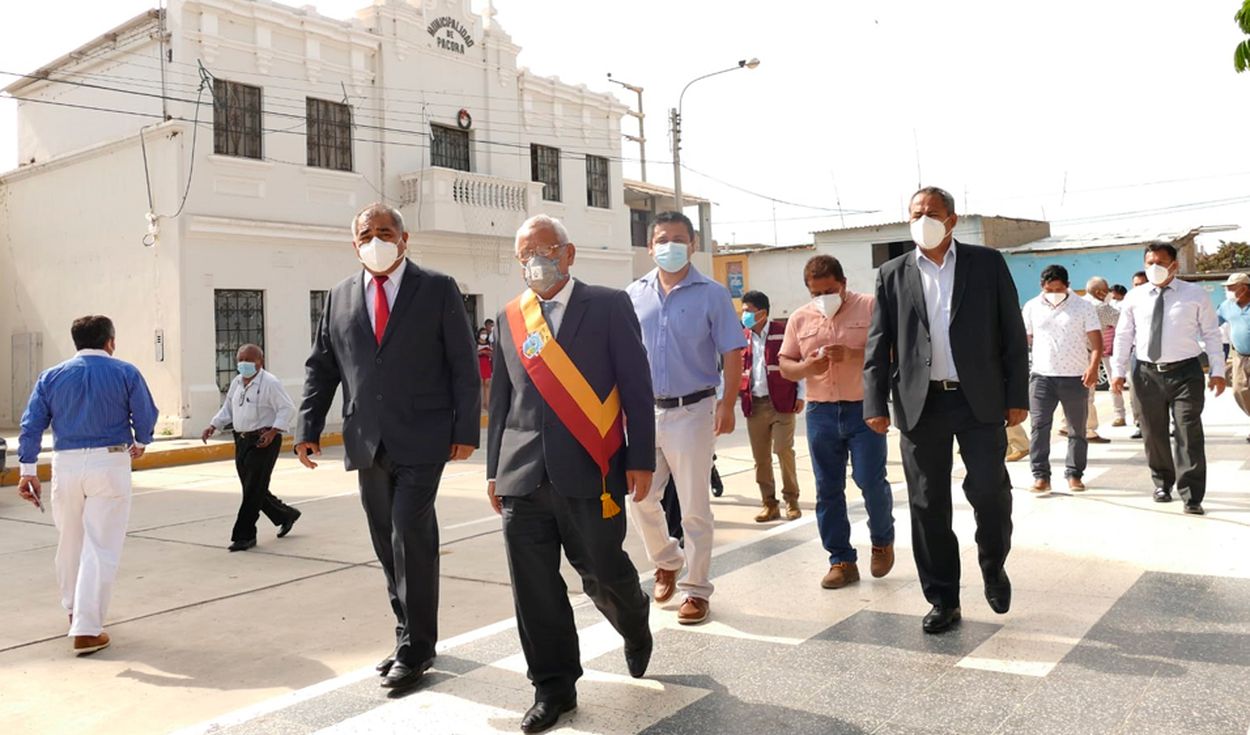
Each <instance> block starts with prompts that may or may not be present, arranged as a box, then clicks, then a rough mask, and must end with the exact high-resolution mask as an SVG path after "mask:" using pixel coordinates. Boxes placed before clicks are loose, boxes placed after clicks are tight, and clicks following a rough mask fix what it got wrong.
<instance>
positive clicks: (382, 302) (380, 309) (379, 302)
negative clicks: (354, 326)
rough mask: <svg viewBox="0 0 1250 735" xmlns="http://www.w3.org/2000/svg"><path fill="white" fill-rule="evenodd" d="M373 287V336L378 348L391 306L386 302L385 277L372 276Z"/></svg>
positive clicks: (389, 316)
mask: <svg viewBox="0 0 1250 735" xmlns="http://www.w3.org/2000/svg"><path fill="white" fill-rule="evenodd" d="M373 286H374V288H373V336H374V337H377V339H378V345H379V346H380V345H381V344H382V335H384V334H386V322H387V320H388V319H390V318H391V304H390V302H389V301H387V300H386V288H385V286H386V276H374V277H373Z"/></svg>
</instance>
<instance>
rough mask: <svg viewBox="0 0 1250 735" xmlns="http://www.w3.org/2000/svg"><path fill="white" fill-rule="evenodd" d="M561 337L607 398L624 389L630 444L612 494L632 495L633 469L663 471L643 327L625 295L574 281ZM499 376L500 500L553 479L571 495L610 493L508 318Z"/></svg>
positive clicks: (496, 459) (501, 326)
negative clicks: (525, 361)
mask: <svg viewBox="0 0 1250 735" xmlns="http://www.w3.org/2000/svg"><path fill="white" fill-rule="evenodd" d="M570 287H571V288H572V289H573V292H572V293H571V294H569V303H568V306H566V307H565V314H564V316H563V319H562V321H561V322H560V329H559V331H558V332H557V333H556V342H558V343H560V346H561V347H563V348H564V351H565V352H566V353H567V354H568V356H569V359H570V360H572V362H573V364H574V365H576V366H577V368H578V369H579V370H581V373H582V375H583V376H585V378H586V381H587V382H588V383H590V386H591V388H593V389H594V391H595V393H596V394H597V395H598V396H599V399H600V400H603V399H604V398H606V397H607V396H608V394H609V393H611V392H612V387H613V386H616V387H617V389H618V390H619V391H620V396H621V409H622V410H623V411H624V412H625V418H626V420H625V445H624V446H622V447H621V449H620V450H619V451H617V453H616V455H615V456H614V457H613V458H612V461H611V463H610V465H609V468H610V469H609V472H608V477H607V483H608V490H609V491H610V492H611V493H612V494H614V495H622V494H624V492H625V470H627V469H630V470H654V469H655V396H654V394H653V393H652V392H651V368H650V365H649V364H648V363H647V349H646V348H645V347H644V346H643V344H642V329H641V327H639V326H638V317H637V316H636V315H635V314H634V306H633V303H632V302H631V301H630V300H629V295H628V294H626V293H625V292H624V291H618V290H616V289H612V288H604V287H602V286H591V285H588V284H586V283H581V282H573V283H572V284H570V285H569V286H566V288H570ZM495 324H496V325H497V326H496V327H495V329H496V331H497V333H498V334H499V337H498V338H497V339H496V341H495V362H494V372H493V375H492V379H491V386H490V428H489V429H488V430H487V433H486V476H487V477H489V478H494V479H495V493H496V494H497V495H528V494H529V493H531V492H533V491H534V489H535V488H537V487H538V486H539V484H540V483H541V482H542V481H543V479H544V478H549V479H550V481H551V483H552V485H554V486H555V489H556V491H557V492H559V493H560V494H562V495H565V496H568V497H576V498H597V497H599V495H600V494H601V493H602V492H603V483H602V478H601V475H600V473H599V465H598V464H596V463H595V461H594V460H593V459H591V456H590V453H589V452H587V451H586V450H585V449H584V448H582V445H581V444H579V443H578V441H577V439H575V438H573V435H572V434H571V433H570V432H569V430H568V429H566V428H565V427H564V424H562V423H560V420H559V419H558V418H557V417H556V414H555V412H554V411H552V410H551V409H550V408H549V407H548V406H547V402H546V401H544V400H543V398H542V396H541V395H540V394H539V392H538V389H537V388H536V387H535V386H534V383H533V381H531V380H530V377H529V373H527V372H526V371H525V367H524V366H523V365H522V364H521V357H520V355H518V354H517V351H516V347H515V346H514V345H513V342H512V329H511V325H509V323H508V317H507V315H506V314H504V313H502V312H501V313H500V314H499V317H498V319H496V320H495Z"/></svg>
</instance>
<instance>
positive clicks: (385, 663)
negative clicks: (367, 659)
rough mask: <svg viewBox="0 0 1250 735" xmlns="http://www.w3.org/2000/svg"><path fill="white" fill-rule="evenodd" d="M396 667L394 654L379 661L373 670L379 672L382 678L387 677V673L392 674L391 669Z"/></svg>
mask: <svg viewBox="0 0 1250 735" xmlns="http://www.w3.org/2000/svg"><path fill="white" fill-rule="evenodd" d="M394 665H395V654H393V653H392V654H391V655H389V656H387V657H386V658H384V659H382V660H381V661H379V662H378V663H377V665H375V666H374V667H373V670H374V671H376V672H378V673H379V674H381V675H382V676H386V675H387V673H389V672H390V670H391V667H392V666H394Z"/></svg>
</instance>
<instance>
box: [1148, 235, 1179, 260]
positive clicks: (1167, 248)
mask: <svg viewBox="0 0 1250 735" xmlns="http://www.w3.org/2000/svg"><path fill="white" fill-rule="evenodd" d="M1145 252H1146V253H1160V252H1162V253H1167V254H1168V255H1170V256H1172V260H1173V261H1175V260H1176V246H1175V245H1173V244H1172V243H1170V242H1163V241H1161V240H1155V241H1154V242H1149V243H1146V250H1145ZM1144 254H1145V253H1143V255H1144Z"/></svg>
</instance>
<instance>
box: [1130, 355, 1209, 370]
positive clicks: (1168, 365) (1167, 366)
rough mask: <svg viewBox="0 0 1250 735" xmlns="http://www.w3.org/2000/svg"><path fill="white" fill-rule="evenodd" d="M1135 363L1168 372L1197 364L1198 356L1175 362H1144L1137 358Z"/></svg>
mask: <svg viewBox="0 0 1250 735" xmlns="http://www.w3.org/2000/svg"><path fill="white" fill-rule="evenodd" d="M1137 364H1138V365H1141V366H1142V367H1148V368H1150V369H1151V370H1154V371H1156V372H1160V373H1170V372H1172V371H1173V370H1181V369H1183V368H1187V367H1189V366H1190V365H1198V364H1200V363H1199V362H1198V358H1196V357H1191V358H1189V359H1187V360H1178V361H1177V362H1146V361H1145V360H1138V361H1137Z"/></svg>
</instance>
